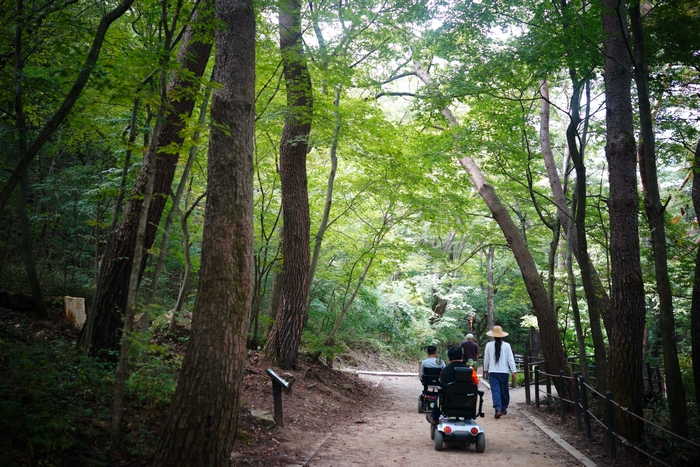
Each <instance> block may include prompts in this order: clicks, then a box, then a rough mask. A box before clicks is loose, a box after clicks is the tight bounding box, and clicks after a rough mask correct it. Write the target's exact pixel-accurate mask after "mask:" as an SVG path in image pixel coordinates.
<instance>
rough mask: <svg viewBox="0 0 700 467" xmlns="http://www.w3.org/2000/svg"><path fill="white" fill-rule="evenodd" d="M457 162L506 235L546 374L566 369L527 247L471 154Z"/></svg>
mask: <svg viewBox="0 0 700 467" xmlns="http://www.w3.org/2000/svg"><path fill="white" fill-rule="evenodd" d="M459 162H460V164H462V167H464V169H465V170H466V171H467V173H468V174H469V177H470V178H471V181H472V184H473V185H474V188H476V190H477V191H478V192H479V195H481V198H482V199H483V200H484V202H485V203H486V205H487V206H488V208H489V210H490V211H491V214H492V215H493V217H494V219H495V220H496V222H498V225H499V227H500V228H501V231H502V232H503V235H504V236H505V237H506V241H507V242H508V246H509V247H510V249H511V251H512V252H513V256H514V257H515V260H516V262H517V263H518V267H519V268H520V273H521V275H522V277H523V281H524V282H525V288H526V289H527V293H528V295H529V296H530V300H531V302H532V308H533V311H534V313H535V316H536V317H537V324H538V326H539V330H540V336H541V338H542V352H543V353H544V358H545V367H546V369H547V372H548V373H552V374H559V372H560V371H564V370H566V369H567V365H566V357H565V355H564V347H563V346H562V343H561V338H560V337H559V328H558V326H557V322H556V319H555V316H554V309H552V306H551V303H550V300H549V296H548V295H547V290H546V289H545V287H544V283H543V282H542V277H540V274H539V271H538V270H537V266H536V265H535V260H534V259H533V258H532V255H531V254H530V251H529V250H528V249H527V246H526V245H525V241H524V239H523V236H522V235H521V234H520V230H518V227H517V226H516V225H515V223H514V222H513V219H511V217H510V215H509V214H508V211H507V210H506V208H505V206H504V205H503V203H501V200H500V199H499V198H498V195H497V194H496V191H495V190H494V188H493V186H491V185H490V184H488V183H487V182H486V180H485V179H484V175H483V174H482V173H481V169H480V168H479V167H478V166H477V165H476V163H475V162H474V160H473V159H472V158H471V157H463V158H462V159H460V161H459ZM556 386H557V391H558V392H559V394H568V393H569V390H568V387H567V386H568V385H566V384H561V382H559V384H557V385H556Z"/></svg>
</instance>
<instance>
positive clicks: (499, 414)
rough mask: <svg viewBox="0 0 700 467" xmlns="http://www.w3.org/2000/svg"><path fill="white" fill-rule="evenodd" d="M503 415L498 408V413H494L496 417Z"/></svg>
mask: <svg viewBox="0 0 700 467" xmlns="http://www.w3.org/2000/svg"><path fill="white" fill-rule="evenodd" d="M501 415H503V414H502V413H501V412H499V411H498V410H496V415H494V417H495V418H501Z"/></svg>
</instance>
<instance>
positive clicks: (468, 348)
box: [461, 334, 479, 371]
mask: <svg viewBox="0 0 700 467" xmlns="http://www.w3.org/2000/svg"><path fill="white" fill-rule="evenodd" d="M461 347H462V356H463V358H464V363H466V364H467V366H470V367H472V368H474V371H476V361H477V359H478V358H479V344H477V343H476V339H474V334H467V335H466V336H464V342H462V345H461Z"/></svg>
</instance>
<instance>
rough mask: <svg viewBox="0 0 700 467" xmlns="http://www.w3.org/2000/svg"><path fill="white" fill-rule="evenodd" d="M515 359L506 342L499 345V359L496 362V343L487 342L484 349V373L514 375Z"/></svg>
mask: <svg viewBox="0 0 700 467" xmlns="http://www.w3.org/2000/svg"><path fill="white" fill-rule="evenodd" d="M516 370H517V368H516V367H515V358H513V351H512V350H511V348H510V344H509V343H508V342H503V343H502V344H501V357H500V358H499V359H498V362H497V361H496V343H495V342H494V341H491V342H488V343H487V344H486V348H484V373H486V372H489V373H515V371H516Z"/></svg>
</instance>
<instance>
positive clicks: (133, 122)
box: [110, 97, 141, 231]
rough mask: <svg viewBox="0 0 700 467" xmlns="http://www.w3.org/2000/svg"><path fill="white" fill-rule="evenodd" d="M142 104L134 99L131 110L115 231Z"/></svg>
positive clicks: (113, 223)
mask: <svg viewBox="0 0 700 467" xmlns="http://www.w3.org/2000/svg"><path fill="white" fill-rule="evenodd" d="M140 104H141V98H140V97H136V98H135V99H134V105H133V107H132V108H131V118H130V119H129V137H128V138H127V140H126V151H125V153H124V167H122V175H121V179H120V181H119V194H118V195H117V201H116V202H115V203H114V213H113V215H112V228H111V229H110V230H111V231H113V230H114V229H115V228H116V227H117V224H118V223H119V219H120V218H121V216H122V210H123V207H124V197H125V196H126V179H127V177H128V175H129V168H130V167H131V155H132V154H133V147H134V142H135V141H136V136H138V133H139V132H138V128H137V127H138V125H137V118H138V114H139V106H140Z"/></svg>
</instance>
